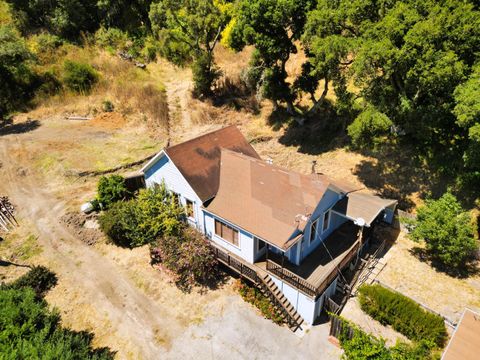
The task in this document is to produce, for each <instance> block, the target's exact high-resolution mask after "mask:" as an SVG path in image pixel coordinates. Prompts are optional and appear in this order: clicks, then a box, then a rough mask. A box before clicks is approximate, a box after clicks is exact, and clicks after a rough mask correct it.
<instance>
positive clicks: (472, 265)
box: [409, 246, 480, 279]
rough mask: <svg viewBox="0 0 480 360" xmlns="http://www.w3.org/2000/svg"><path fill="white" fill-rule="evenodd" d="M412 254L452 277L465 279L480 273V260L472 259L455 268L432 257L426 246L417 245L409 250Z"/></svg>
mask: <svg viewBox="0 0 480 360" xmlns="http://www.w3.org/2000/svg"><path fill="white" fill-rule="evenodd" d="M409 252H410V254H412V255H413V256H415V257H416V258H417V259H418V260H419V261H421V262H425V263H428V264H430V266H431V267H433V268H434V269H435V270H436V271H439V272H442V273H445V274H447V275H449V276H451V277H455V278H459V279H465V278H468V277H470V276H475V275H479V274H480V268H479V267H478V260H475V259H472V260H471V261H468V262H467V263H465V264H464V265H463V266H462V267H460V268H458V269H455V268H449V267H446V266H445V265H443V264H442V263H441V262H440V261H438V260H436V259H435V258H432V256H431V255H430V254H429V253H428V251H427V250H426V249H425V248H422V247H419V246H415V247H413V248H412V249H410V250H409Z"/></svg>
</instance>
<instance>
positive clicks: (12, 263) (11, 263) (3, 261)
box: [0, 260, 31, 268]
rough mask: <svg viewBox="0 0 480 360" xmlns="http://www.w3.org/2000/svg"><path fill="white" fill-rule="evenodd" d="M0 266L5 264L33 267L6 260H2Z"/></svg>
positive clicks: (5, 265)
mask: <svg viewBox="0 0 480 360" xmlns="http://www.w3.org/2000/svg"><path fill="white" fill-rule="evenodd" d="M0 266H3V267H7V266H18V267H24V268H31V266H30V265H23V264H17V263H14V262H11V261H6V260H0Z"/></svg>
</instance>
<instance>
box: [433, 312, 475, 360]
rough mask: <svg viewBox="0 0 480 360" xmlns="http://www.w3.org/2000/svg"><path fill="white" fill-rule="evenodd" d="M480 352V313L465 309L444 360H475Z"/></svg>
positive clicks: (446, 349) (443, 357) (445, 352)
mask: <svg viewBox="0 0 480 360" xmlns="http://www.w3.org/2000/svg"><path fill="white" fill-rule="evenodd" d="M479 353H480V314H479V313H477V312H474V311H472V310H470V309H465V311H464V312H463V315H462V318H461V319H460V322H459V323H458V325H457V327H456V328H455V331H454V333H453V335H452V337H451V338H450V341H449V343H448V345H447V347H446V348H445V351H444V353H443V356H442V360H474V359H478V357H479Z"/></svg>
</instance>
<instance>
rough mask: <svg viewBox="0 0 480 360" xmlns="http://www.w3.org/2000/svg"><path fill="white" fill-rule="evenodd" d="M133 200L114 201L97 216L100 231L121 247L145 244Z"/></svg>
mask: <svg viewBox="0 0 480 360" xmlns="http://www.w3.org/2000/svg"><path fill="white" fill-rule="evenodd" d="M137 210H138V209H137V204H136V201H135V200H130V201H119V202H117V203H114V204H113V205H112V206H111V207H110V208H109V209H108V210H106V211H105V212H104V213H102V214H101V215H100V217H99V224H100V228H101V229H102V231H103V232H104V233H105V235H107V236H108V238H109V239H110V240H111V241H112V242H113V243H115V244H117V245H119V246H123V247H135V246H140V245H143V244H145V243H146V242H147V241H146V238H145V234H144V232H143V231H142V229H141V227H140V224H139V220H140V216H139V214H138V211H137Z"/></svg>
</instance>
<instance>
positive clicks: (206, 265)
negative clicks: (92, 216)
mask: <svg viewBox="0 0 480 360" xmlns="http://www.w3.org/2000/svg"><path fill="white" fill-rule="evenodd" d="M122 184H123V178H121V177H110V178H102V179H100V182H99V196H98V199H99V201H101V202H102V199H103V202H105V201H106V202H107V203H108V206H109V208H108V209H107V210H106V211H104V212H103V213H102V214H101V215H100V218H99V222H100V227H101V229H102V230H103V232H104V233H105V234H106V235H107V236H108V238H109V239H110V240H111V241H112V242H113V243H115V244H117V245H119V246H124V247H129V248H133V247H137V246H142V245H145V244H150V248H151V257H152V262H153V263H155V264H158V263H161V264H162V265H163V266H164V267H165V268H166V269H168V270H169V271H171V272H172V273H173V275H174V277H175V282H176V284H177V285H178V286H179V287H180V288H182V289H184V290H189V289H190V288H191V287H192V286H193V285H194V284H202V285H208V284H209V282H211V281H212V280H214V279H215V277H216V275H217V271H216V260H215V258H214V256H213V253H212V249H211V247H210V244H209V242H208V241H207V240H206V239H205V238H204V237H203V236H202V235H201V234H200V233H198V232H197V231H195V230H194V229H190V228H189V227H188V226H187V224H185V222H184V221H183V220H184V219H185V217H186V216H187V214H186V211H187V209H185V208H183V207H182V206H180V204H179V202H178V199H177V198H176V197H175V196H173V194H172V193H171V192H170V191H168V190H167V189H166V187H165V184H160V185H158V186H154V187H151V188H148V189H142V190H140V192H139V193H138V194H137V196H136V197H135V198H134V199H131V200H126V201H122V199H124V198H125V197H124V195H125V192H124V190H125V189H124V185H122ZM101 190H102V192H101ZM103 202H102V203H103Z"/></svg>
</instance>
